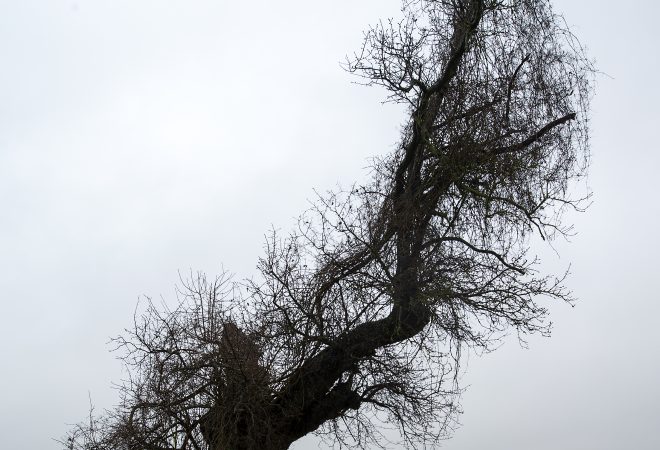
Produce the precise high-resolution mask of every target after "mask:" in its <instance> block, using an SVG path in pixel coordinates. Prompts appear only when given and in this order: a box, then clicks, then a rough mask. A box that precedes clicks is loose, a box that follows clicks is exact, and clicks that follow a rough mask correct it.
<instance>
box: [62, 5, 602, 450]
mask: <svg viewBox="0 0 660 450" xmlns="http://www.w3.org/2000/svg"><path fill="white" fill-rule="evenodd" d="M403 12H404V18H403V19H402V20H401V21H399V22H395V21H389V22H385V23H381V24H379V25H377V26H375V27H373V28H372V29H370V30H369V31H368V32H367V33H366V36H365V41H364V46H363V48H362V49H361V51H360V52H358V53H357V54H356V55H355V56H354V57H353V58H350V59H349V60H348V62H347V69H348V70H349V71H350V72H354V73H355V74H357V75H359V76H361V77H363V80H364V81H365V83H366V84H369V85H380V86H383V87H385V89H386V90H387V92H388V95H389V97H388V99H389V100H390V101H393V102H398V103H403V104H405V105H407V107H408V112H409V118H408V120H407V122H406V125H405V127H404V128H403V131H402V136H401V141H400V144H399V145H398V147H397V149H396V150H395V151H394V152H393V153H391V154H388V155H385V156H382V157H381V158H380V159H378V160H376V162H375V163H374V165H373V171H372V173H373V177H372V179H371V180H370V181H369V182H368V183H366V184H363V185H355V186H354V187H352V188H351V189H348V190H346V191H340V192H333V193H329V194H327V195H325V196H321V197H320V198H319V199H318V201H317V203H316V205H315V206H314V207H313V208H312V209H310V210H309V211H307V212H306V213H305V214H303V216H302V217H301V219H300V221H299V224H298V228H297V229H296V230H295V231H293V232H292V233H291V234H290V235H288V236H284V237H281V236H279V235H277V234H276V233H273V234H272V235H271V236H270V237H269V238H268V239H267V243H266V247H265V256H264V257H263V258H262V259H261V260H260V261H259V265H258V268H259V271H260V276H259V277H257V278H255V279H254V280H249V281H246V282H242V283H233V282H230V281H229V279H228V278H226V277H224V276H223V277H220V278H218V279H216V280H208V279H206V278H205V277H204V276H202V275H198V276H196V277H192V279H191V280H189V281H187V282H185V283H184V284H183V289H182V290H181V293H182V295H181V296H180V303H179V304H178V306H177V307H176V308H174V309H172V310H169V309H165V310H163V309H162V308H157V307H155V306H154V305H153V304H151V303H149V304H148V305H147V308H146V310H145V311H144V312H143V313H141V314H138V315H137V316H136V320H135V326H134V327H133V329H131V330H129V331H128V332H127V334H125V335H124V336H122V337H119V338H118V339H117V340H116V343H117V344H118V347H120V348H121V349H123V351H124V352H125V353H124V361H125V363H126V364H127V366H128V368H129V369H130V374H131V375H130V378H129V380H127V381H126V382H125V383H124V384H123V385H122V387H121V394H122V396H121V397H122V401H121V404H120V405H119V407H118V408H117V409H116V410H114V411H111V412H109V413H107V414H105V415H102V416H100V417H96V416H93V415H91V416H90V422H89V423H88V424H83V425H80V426H78V427H77V428H75V429H74V430H73V431H72V432H71V433H70V435H69V437H68V439H67V440H65V444H66V445H67V446H69V448H71V449H88V450H91V449H127V450H128V449H135V450H137V449H145V450H161V449H163V450H164V449H211V450H220V449H223V450H224V449H231V450H243V449H245V450H247V449H257V448H258V449H263V450H270V449H273V450H276V449H286V448H288V447H289V446H290V445H291V444H292V443H293V442H294V441H296V440H297V439H299V438H300V437H302V436H305V435H306V434H308V433H318V434H320V435H322V436H326V437H327V438H328V439H330V440H331V441H332V442H334V443H335V444H336V445H342V446H347V447H348V446H350V447H353V446H361V447H367V446H383V445H385V443H386V440H385V438H384V436H383V435H382V434H381V427H380V426H379V425H378V424H381V423H383V422H387V423H389V424H391V425H394V426H395V427H397V429H398V430H399V433H400V435H401V437H402V441H403V442H404V443H405V444H407V445H408V446H412V447H414V446H423V445H432V444H433V443H436V442H437V441H438V439H441V438H443V437H445V436H447V434H448V433H449V432H450V431H451V428H452V425H453V423H454V422H453V421H454V418H455V413H456V411H457V404H456V402H457V394H458V391H459V387H458V386H457V383H456V373H457V370H458V367H459V363H460V360H461V359H460V357H461V353H462V351H464V350H466V349H469V348H474V347H477V348H481V349H488V348H489V345H490V344H491V343H492V342H493V340H497V338H499V337H501V336H502V335H503V333H505V332H507V331H515V332H517V333H518V334H519V336H521V337H523V338H524V336H525V335H527V334H529V333H546V332H547V331H548V323H547V321H546V320H545V319H546V309H545V308H544V307H543V306H542V305H541V304H539V299H540V298H543V297H546V298H550V299H557V300H561V301H571V296H570V293H569V292H568V291H567V290H566V289H565V288H564V286H563V284H562V279H563V277H559V278H556V277H554V276H551V275H547V274H543V273H541V272H539V269H538V265H537V258H536V257H535V256H534V255H533V254H532V252H531V251H530V238H531V237H532V236H534V235H540V236H541V237H542V238H543V239H552V238H553V237H555V236H557V235H562V234H565V233H566V232H567V231H568V228H567V227H566V226H565V225H563V224H562V221H561V213H562V211H563V210H564V209H565V208H567V207H571V208H579V207H580V205H581V204H582V203H581V201H579V200H574V199H572V198H571V197H570V196H569V192H568V190H569V187H570V185H571V184H572V182H574V181H575V180H578V179H580V178H581V177H582V176H583V175H584V171H585V168H586V164H587V157H588V155H587V153H588V152H587V150H588V148H587V116H586V113H587V109H588V101H589V95H590V80H591V73H592V68H591V65H590V62H589V61H588V60H587V59H586V58H585V56H584V53H583V51H582V49H581V47H580V45H579V43H578V42H577V41H576V39H575V38H574V37H573V35H572V34H571V33H570V32H569V31H568V30H567V28H566V26H565V24H564V21H563V19H562V17H561V16H558V15H556V14H555V13H553V12H552V10H551V7H550V4H549V2H548V1H545V0H451V1H450V0H437V1H430V0H419V1H405V2H404V8H403Z"/></svg>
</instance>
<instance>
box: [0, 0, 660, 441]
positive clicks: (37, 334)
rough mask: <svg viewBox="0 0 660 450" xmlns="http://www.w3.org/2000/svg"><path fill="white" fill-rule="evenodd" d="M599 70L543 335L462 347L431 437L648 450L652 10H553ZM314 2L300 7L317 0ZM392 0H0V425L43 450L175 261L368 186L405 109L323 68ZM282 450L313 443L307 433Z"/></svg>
mask: <svg viewBox="0 0 660 450" xmlns="http://www.w3.org/2000/svg"><path fill="white" fill-rule="evenodd" d="M555 4H556V6H557V9H558V10H560V11H563V12H564V13H565V15H566V18H567V20H568V22H569V24H571V25H572V26H573V28H574V31H575V32H576V34H577V35H578V36H579V37H580V38H581V40H582V42H583V43H584V44H585V45H586V46H587V48H588V49H589V53H590V54H591V55H592V56H593V57H594V58H595V59H596V60H597V63H598V68H599V69H600V70H601V71H603V72H605V73H606V74H607V75H608V76H605V75H603V76H599V77H598V84H597V86H596V92H597V95H596V97H595V100H594V102H593V115H592V133H593V135H592V152H593V164H592V169H591V175H590V181H589V184H590V186H591V188H592V189H593V191H594V193H595V196H594V204H593V207H592V208H591V209H590V210H589V211H588V212H587V213H586V214H582V215H576V216H572V217H571V218H570V219H571V220H573V222H574V223H575V225H576V230H577V232H578V233H579V234H578V235H577V236H576V237H574V238H573V239H572V243H570V245H566V244H565V243H562V242H559V243H557V247H558V250H559V253H560V254H561V258H557V257H556V256H554V254H553V253H552V252H548V251H546V250H543V253H544V254H548V255H549V259H548V260H547V265H546V267H549V268H561V267H565V266H566V265H567V264H568V263H569V262H570V263H572V273H573V275H572V277H571V279H570V281H569V286H570V287H571V288H572V289H573V291H574V292H575V294H576V295H577V296H578V297H579V298H580V301H579V303H578V304H577V306H576V307H575V308H570V307H567V306H564V305H559V306H557V307H554V308H553V309H552V312H553V315H552V319H553V322H554V324H555V326H554V333H553V337H552V338H550V339H542V338H538V339H532V340H531V341H530V346H529V347H530V348H529V349H521V348H520V347H519V346H518V345H517V343H516V342H515V341H514V340H512V341H511V342H507V343H506V345H504V346H503V347H502V348H501V349H499V350H498V351H496V352H494V353H491V354H488V355H486V356H483V357H476V356H472V357H471V358H470V360H469V364H468V367H467V370H466V374H465V375H464V377H463V380H464V384H465V385H469V388H468V390H467V392H466V393H465V395H464V397H463V407H464V410H465V413H464V414H463V415H462V417H461V422H462V424H463V426H462V427H461V428H460V429H458V430H457V432H456V434H455V437H454V439H453V440H451V441H448V442H447V443H446V444H445V448H448V449H455V450H471V449H481V448H486V447H487V448H488V449H489V450H527V449H530V448H533V449H538V450H545V449H548V450H549V449H557V448H561V449H564V450H589V449H593V450H596V449H598V450H615V449H629V448H634V449H637V450H656V449H658V448H660V433H658V432H657V430H656V429H655V428H657V424H658V421H659V419H660V406H659V405H660V386H659V383H658V379H660V351H659V344H660V331H658V329H659V327H658V326H657V324H656V322H657V319H658V317H660V301H659V300H660V295H658V293H657V291H656V289H655V286H654V283H655V282H657V277H658V263H657V255H658V254H659V253H660V240H659V239H658V238H657V236H655V232H654V231H653V230H654V229H656V228H657V221H658V219H659V218H660V201H659V199H658V196H659V194H660V191H659V190H658V188H657V171H658V167H659V165H660V152H659V150H660V149H659V148H658V147H659V145H658V140H657V137H656V134H657V129H656V128H657V127H658V125H660V114H659V113H658V107H657V106H658V105H659V104H660V95H659V91H658V86H657V74H658V73H660V61H659V58H658V53H657V48H656V47H657V45H658V44H659V43H660V32H658V24H657V17H658V13H660V6H658V4H657V3H656V2H653V1H651V0H648V1H629V2H627V3H626V4H625V6H621V3H620V2H616V3H614V2H601V1H596V0H583V1H580V2H569V1H568V0H561V1H556V2H555ZM312 5H313V6H312ZM397 12H398V1H396V0H387V1H382V0H381V1H376V0H364V1H360V2H349V1H344V0H340V1H335V2H321V3H318V4H317V3H312V2H303V1H299V0H295V1H294V0H291V1H283V2H272V1H270V2H269V1H262V0H256V1H251V2H245V3H240V2H231V3H229V2H223V1H217V0H216V1H210V0H209V1H202V0H185V1H183V0H159V1H156V0H77V1H73V0H13V1H8V0H0V62H1V64H2V70H1V71H0V205H1V207H2V216H1V218H0V292H2V300H1V301H2V315H0V355H1V356H2V359H1V360H0V381H1V382H0V433H1V434H2V436H3V442H2V447H3V448H7V449H12V450H44V449H51V448H52V449H55V448H57V445H56V444H55V443H54V442H53V441H52V440H51V438H57V437H60V436H62V435H63V434H64V433H65V432H66V431H67V428H68V427H67V425H66V424H67V423H73V422H77V421H79V420H81V419H83V418H84V417H85V415H86V412H87V408H88V392H91V395H92V398H93V400H94V403H95V404H96V405H97V407H98V408H99V409H102V408H103V407H110V406H111V405H112V404H113V402H114V401H115V399H116V397H115V392H114V391H113V390H112V389H111V387H110V385H111V381H112V380H115V381H117V380H119V379H120V378H121V376H122V374H121V370H120V365H119V363H118V362H117V361H116V360H115V359H114V356H113V355H111V354H109V353H108V350H109V347H108V345H107V341H108V338H109V337H110V336H114V335H117V334H118V333H119V332H120V331H121V330H122V329H123V328H124V327H126V326H128V325H129V324H130V321H131V318H132V313H133V310H134V307H135V303H136V301H137V299H138V297H139V296H141V295H150V296H153V297H156V298H157V297H159V296H161V295H162V296H163V297H165V298H172V297H173V292H174V291H173V287H174V283H175V282H176V281H177V279H178V275H177V271H179V270H181V271H182V272H186V271H188V270H190V269H192V270H203V271H206V272H208V273H209V274H214V273H218V272H219V271H220V270H221V269H222V267H223V266H224V267H225V268H226V269H228V270H230V271H232V272H234V273H236V276H237V277H239V278H240V277H243V276H249V275H251V274H253V273H254V266H255V264H256V260H257V257H258V256H259V255H260V254H261V251H262V244H263V235H264V233H265V232H267V231H268V229H269V228H270V227H271V226H274V227H276V228H281V229H283V230H286V229H287V228H288V227H289V225H290V224H291V223H292V222H293V218H294V217H295V216H296V215H297V214H299V213H300V212H302V211H303V210H304V209H305V208H306V206H307V204H308V203H307V199H308V198H311V197H312V196H313V191H312V189H313V188H317V189H319V190H325V189H329V188H332V187H334V186H335V185H336V183H337V182H341V183H343V184H348V183H350V182H351V181H353V180H359V179H364V178H365V177H366V176H367V174H366V170H365V168H366V167H367V166H368V164H369V162H368V158H369V157H370V156H372V155H377V154H382V153H383V152H386V151H389V150H390V149H391V148H392V146H393V145H394V144H395V142H396V140H397V137H398V130H399V124H400V123H401V121H402V120H403V115H402V114H401V111H400V109H399V108H397V107H394V106H392V105H385V106H383V105H381V104H380V100H381V99H382V98H383V97H382V94H383V92H381V91H379V90H377V89H369V88H364V87H361V86H357V85H355V84H351V82H352V81H355V80H353V79H352V78H351V77H350V76H349V75H347V74H346V73H344V72H343V71H342V70H341V69H340V68H339V64H338V63H339V61H341V60H342V58H343V56H344V55H345V54H347V53H350V52H352V51H353V50H355V49H357V48H358V47H359V45H360V42H361V36H362V30H363V29H365V28H366V26H367V25H368V24H369V23H374V22H376V21H377V20H378V19H380V18H387V17H391V16H395V15H396V14H397ZM296 448H297V449H300V450H302V449H308V448H316V444H315V443H314V440H313V439H307V440H303V441H301V442H300V443H299V444H297V446H296Z"/></svg>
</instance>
